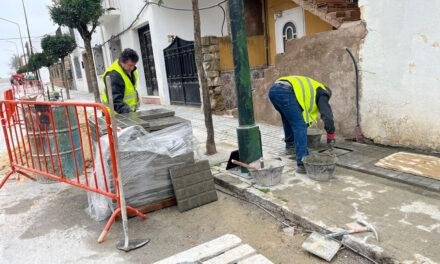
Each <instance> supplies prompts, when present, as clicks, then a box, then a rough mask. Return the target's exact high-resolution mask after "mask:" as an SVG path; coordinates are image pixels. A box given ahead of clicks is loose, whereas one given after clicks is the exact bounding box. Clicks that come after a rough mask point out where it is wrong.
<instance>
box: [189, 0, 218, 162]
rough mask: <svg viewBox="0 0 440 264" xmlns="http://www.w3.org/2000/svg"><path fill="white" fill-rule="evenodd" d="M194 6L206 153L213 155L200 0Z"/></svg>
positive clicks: (196, 0) (195, 48) (193, 0)
mask: <svg viewBox="0 0 440 264" xmlns="http://www.w3.org/2000/svg"><path fill="white" fill-rule="evenodd" d="M192 8H193V15H194V53H195V59H196V66H197V73H198V76H199V83H200V88H201V90H202V98H203V104H202V105H203V114H204V115H205V126H206V132H207V138H206V154H207V155H212V154H215V153H217V150H216V147H215V140H214V126H213V123H212V109H211V100H210V98H209V87H208V81H207V79H206V74H205V70H204V69H203V61H202V56H203V54H202V36H201V32H200V13H199V1H198V0H192Z"/></svg>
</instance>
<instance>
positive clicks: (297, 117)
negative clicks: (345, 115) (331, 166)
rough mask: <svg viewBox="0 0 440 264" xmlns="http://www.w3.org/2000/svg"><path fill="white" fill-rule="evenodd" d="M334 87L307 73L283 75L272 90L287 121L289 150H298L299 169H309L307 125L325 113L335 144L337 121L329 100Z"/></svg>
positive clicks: (329, 136) (272, 98)
mask: <svg viewBox="0 0 440 264" xmlns="http://www.w3.org/2000/svg"><path fill="white" fill-rule="evenodd" d="M330 97H331V91H330V89H329V88H328V87H326V86H325V85H324V84H322V83H320V82H318V81H316V80H313V79H312V78H309V77H305V76H285V77H281V78H279V79H278V80H277V81H276V82H275V83H274V84H273V85H272V87H271V88H270V90H269V99H270V101H271V102H272V104H273V106H274V107H275V109H276V110H277V111H278V112H279V113H280V115H281V119H282V121H283V127H284V135H285V138H284V140H285V142H286V153H287V154H294V153H296V162H297V170H296V172H298V173H305V172H306V170H305V167H304V164H303V158H304V157H305V156H307V155H308V154H309V152H308V149H307V128H308V126H310V125H311V124H312V123H313V122H315V121H316V120H317V118H318V115H319V114H320V115H321V119H322V120H323V121H324V128H325V130H326V131H327V144H329V145H330V146H331V147H333V146H334V144H335V125H334V121H333V113H332V109H331V107H330V104H329V100H330Z"/></svg>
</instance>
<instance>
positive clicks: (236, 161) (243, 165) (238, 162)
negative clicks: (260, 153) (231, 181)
mask: <svg viewBox="0 0 440 264" xmlns="http://www.w3.org/2000/svg"><path fill="white" fill-rule="evenodd" d="M231 162H232V163H234V164H235V165H238V166H241V167H245V168H247V169H252V170H258V168H256V167H254V166H252V165H249V164H246V163H243V162H241V161H238V160H231Z"/></svg>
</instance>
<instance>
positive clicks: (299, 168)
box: [296, 164, 307, 174]
mask: <svg viewBox="0 0 440 264" xmlns="http://www.w3.org/2000/svg"><path fill="white" fill-rule="evenodd" d="M296 172H297V173H300V174H306V173H307V171H306V167H304V165H303V164H301V165H298V166H297V168H296Z"/></svg>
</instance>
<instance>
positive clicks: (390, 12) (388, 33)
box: [359, 0, 440, 151]
mask: <svg viewBox="0 0 440 264" xmlns="http://www.w3.org/2000/svg"><path fill="white" fill-rule="evenodd" d="M359 6H360V7H361V10H362V18H363V20H364V21H365V22H366V25H367V29H368V34H367V37H366V39H365V42H364V44H363V47H362V48H361V61H360V66H361V67H360V68H361V70H362V92H361V120H362V121H361V124H362V128H363V132H364V134H365V136H366V137H368V138H371V139H373V140H374V141H375V142H377V143H382V144H387V145H398V146H407V147H416V148H422V149H430V150H437V151H438V150H440V137H439V135H440V132H439V131H440V122H439V117H440V26H439V25H440V16H439V10H440V1H431V2H430V3H429V5H427V4H421V3H420V2H419V1H413V0H381V1H377V0H360V1H359Z"/></svg>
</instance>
